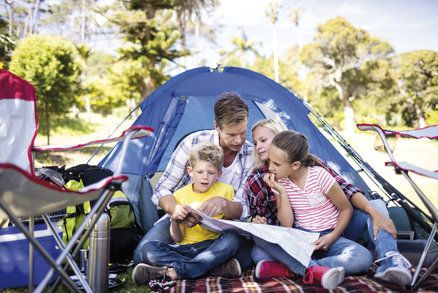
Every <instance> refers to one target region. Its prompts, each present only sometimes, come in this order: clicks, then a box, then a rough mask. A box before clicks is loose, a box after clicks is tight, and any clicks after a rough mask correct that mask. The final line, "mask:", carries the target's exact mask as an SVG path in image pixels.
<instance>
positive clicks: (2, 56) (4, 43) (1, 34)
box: [0, 17, 15, 68]
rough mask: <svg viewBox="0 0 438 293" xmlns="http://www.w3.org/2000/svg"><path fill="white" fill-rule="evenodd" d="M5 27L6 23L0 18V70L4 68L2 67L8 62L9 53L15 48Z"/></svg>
mask: <svg viewBox="0 0 438 293" xmlns="http://www.w3.org/2000/svg"><path fill="white" fill-rule="evenodd" d="M7 26H8V24H7V22H6V21H5V20H3V19H2V18H1V17H0V68H3V67H5V66H4V65H5V64H7V63H8V62H9V60H10V57H11V56H10V55H11V52H12V51H13V49H14V47H15V42H14V41H13V40H12V39H11V37H10V35H9V33H8V27H7Z"/></svg>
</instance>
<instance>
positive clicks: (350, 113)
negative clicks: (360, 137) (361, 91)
mask: <svg viewBox="0 0 438 293" xmlns="http://www.w3.org/2000/svg"><path fill="white" fill-rule="evenodd" d="M331 83H332V84H333V85H334V87H335V88H336V91H337V92H338V94H339V98H340V99H341V101H342V103H343V104H344V131H345V133H346V134H347V135H350V136H351V135H353V134H354V110H353V107H352V106H351V102H350V100H349V97H346V96H345V93H344V89H343V88H342V86H341V85H340V84H339V83H338V82H337V81H336V80H335V79H334V78H332V80H331Z"/></svg>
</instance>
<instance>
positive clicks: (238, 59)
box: [219, 31, 261, 67]
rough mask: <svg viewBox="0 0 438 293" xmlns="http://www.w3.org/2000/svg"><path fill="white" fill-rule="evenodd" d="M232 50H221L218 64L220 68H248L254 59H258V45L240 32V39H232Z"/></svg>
mask: <svg viewBox="0 0 438 293" xmlns="http://www.w3.org/2000/svg"><path fill="white" fill-rule="evenodd" d="M231 43H232V44H233V48H232V49H231V50H230V51H225V50H221V51H220V52H219V54H220V55H221V61H220V64H221V65H222V66H239V67H249V66H250V64H251V62H252V61H253V60H254V58H256V59H258V58H260V57H261V56H260V54H259V52H258V48H257V47H258V46H259V45H260V43H259V42H258V41H256V40H254V39H248V38H247V36H246V34H245V32H244V31H242V36H241V37H236V36H235V37H232V38H231Z"/></svg>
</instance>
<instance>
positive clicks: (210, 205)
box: [198, 196, 227, 217]
mask: <svg viewBox="0 0 438 293" xmlns="http://www.w3.org/2000/svg"><path fill="white" fill-rule="evenodd" d="M226 206H227V200H226V199H225V198H223V197H220V196H215V197H212V198H209V199H208V200H206V201H205V202H204V203H203V204H202V205H201V207H200V208H199V209H198V210H199V211H200V212H203V213H204V214H206V215H207V216H210V217H214V216H217V215H219V214H221V213H223V212H224V208H225V207H226Z"/></svg>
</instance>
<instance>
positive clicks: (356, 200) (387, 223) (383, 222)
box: [351, 192, 397, 239]
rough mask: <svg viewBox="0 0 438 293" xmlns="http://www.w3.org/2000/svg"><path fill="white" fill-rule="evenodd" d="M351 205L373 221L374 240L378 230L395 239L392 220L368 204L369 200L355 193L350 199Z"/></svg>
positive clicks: (395, 233) (395, 232)
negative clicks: (366, 214)
mask: <svg viewBox="0 0 438 293" xmlns="http://www.w3.org/2000/svg"><path fill="white" fill-rule="evenodd" d="M351 204H352V205H353V207H355V208H358V209H360V210H362V211H364V212H366V213H368V214H369V215H370V217H371V219H372V221H373V235H374V239H376V237H377V232H378V231H379V229H382V230H385V231H387V232H388V233H389V234H391V235H392V237H394V239H396V238H397V230H396V229H395V226H394V223H393V222H392V220H391V219H389V218H387V217H385V216H384V215H382V214H381V213H379V211H378V210H376V209H375V208H374V207H373V206H372V205H371V204H370V202H369V200H368V199H367V198H366V197H365V196H364V195H363V194H362V193H360V192H357V193H355V194H354V195H353V196H352V198H351Z"/></svg>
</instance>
